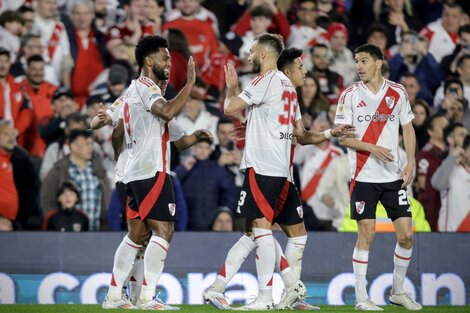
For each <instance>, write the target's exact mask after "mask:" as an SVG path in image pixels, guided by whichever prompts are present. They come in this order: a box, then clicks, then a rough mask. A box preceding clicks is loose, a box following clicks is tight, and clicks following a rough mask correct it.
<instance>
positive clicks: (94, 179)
mask: <svg viewBox="0 0 470 313" xmlns="http://www.w3.org/2000/svg"><path fill="white" fill-rule="evenodd" d="M69 145H70V155H69V156H65V157H63V158H62V159H60V160H59V161H58V162H57V163H55V164H54V167H53V168H52V169H51V170H50V172H49V173H48V174H47V176H46V177H45V178H44V181H43V184H42V187H41V204H42V209H43V210H44V213H46V214H47V213H49V212H50V211H51V210H52V209H54V208H55V206H56V202H55V201H56V200H55V199H56V198H55V197H56V195H57V191H58V189H59V188H60V186H61V185H62V184H63V182H65V181H69V180H71V181H73V182H74V183H75V184H76V185H77V186H78V187H79V188H80V198H81V203H82V209H83V211H84V212H85V214H87V216H88V218H89V230H92V231H97V230H100V229H101V230H103V229H106V217H107V212H106V210H107V208H108V203H109V197H110V194H111V190H110V187H109V183H108V180H107V178H106V173H105V170H104V168H103V167H102V165H101V162H99V160H97V159H96V157H93V138H92V137H91V133H89V132H88V131H86V130H75V131H73V132H71V133H70V136H69Z"/></svg>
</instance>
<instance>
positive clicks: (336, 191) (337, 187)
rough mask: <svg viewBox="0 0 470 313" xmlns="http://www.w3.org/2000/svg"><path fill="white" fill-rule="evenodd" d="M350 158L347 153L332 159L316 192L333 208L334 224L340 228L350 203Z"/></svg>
mask: <svg viewBox="0 0 470 313" xmlns="http://www.w3.org/2000/svg"><path fill="white" fill-rule="evenodd" d="M350 179H351V177H350V171H349V160H348V156H347V155H346V154H342V155H340V156H337V157H335V158H333V159H332V160H331V163H330V164H329V166H328V170H327V171H325V172H324V173H323V179H322V183H321V184H319V185H318V188H317V191H316V193H317V194H318V198H319V199H321V201H322V202H323V203H324V206H325V205H326V206H328V207H330V208H331V209H330V210H328V211H327V212H329V215H330V216H331V221H332V226H333V228H334V229H337V230H338V229H339V228H340V226H341V223H342V222H343V219H344V216H345V214H346V213H347V212H346V208H347V207H348V205H349V201H350V199H349V181H350Z"/></svg>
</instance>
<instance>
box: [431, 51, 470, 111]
mask: <svg viewBox="0 0 470 313" xmlns="http://www.w3.org/2000/svg"><path fill="white" fill-rule="evenodd" d="M469 65H470V58H469ZM464 98H465V99H470V85H469V86H464V84H463V83H462V81H461V80H460V79H458V78H449V79H447V80H446V81H445V82H444V85H443V86H441V87H439V89H437V91H436V95H435V97H434V106H435V107H436V108H437V109H438V110H439V109H445V108H446V107H449V106H450V105H451V104H452V103H453V102H454V101H455V99H464Z"/></svg>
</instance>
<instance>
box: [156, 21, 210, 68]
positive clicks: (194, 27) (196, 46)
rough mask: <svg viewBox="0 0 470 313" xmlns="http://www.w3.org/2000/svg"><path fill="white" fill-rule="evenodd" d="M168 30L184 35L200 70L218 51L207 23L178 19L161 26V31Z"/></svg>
mask: <svg viewBox="0 0 470 313" xmlns="http://www.w3.org/2000/svg"><path fill="white" fill-rule="evenodd" d="M169 28H176V29H179V30H181V31H182V32H183V33H184V35H185V36H186V40H187V41H188V44H189V49H190V50H191V54H192V55H193V57H194V61H195V62H196V64H197V65H198V66H199V67H200V68H202V67H203V66H204V65H205V64H206V62H208V61H209V58H210V56H211V55H212V54H213V53H216V52H217V51H218V41H217V37H216V35H215V33H214V30H213V29H212V26H211V24H210V23H209V22H207V21H201V20H197V19H193V20H186V19H182V18H179V19H176V20H174V21H171V22H168V23H165V24H163V30H167V29H169Z"/></svg>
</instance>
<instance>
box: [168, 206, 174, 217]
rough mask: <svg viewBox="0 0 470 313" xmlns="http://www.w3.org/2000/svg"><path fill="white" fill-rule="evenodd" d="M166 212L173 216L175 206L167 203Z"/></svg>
mask: <svg viewBox="0 0 470 313" xmlns="http://www.w3.org/2000/svg"><path fill="white" fill-rule="evenodd" d="M168 211H169V212H170V214H171V216H175V213H176V204H175V203H168Z"/></svg>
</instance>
